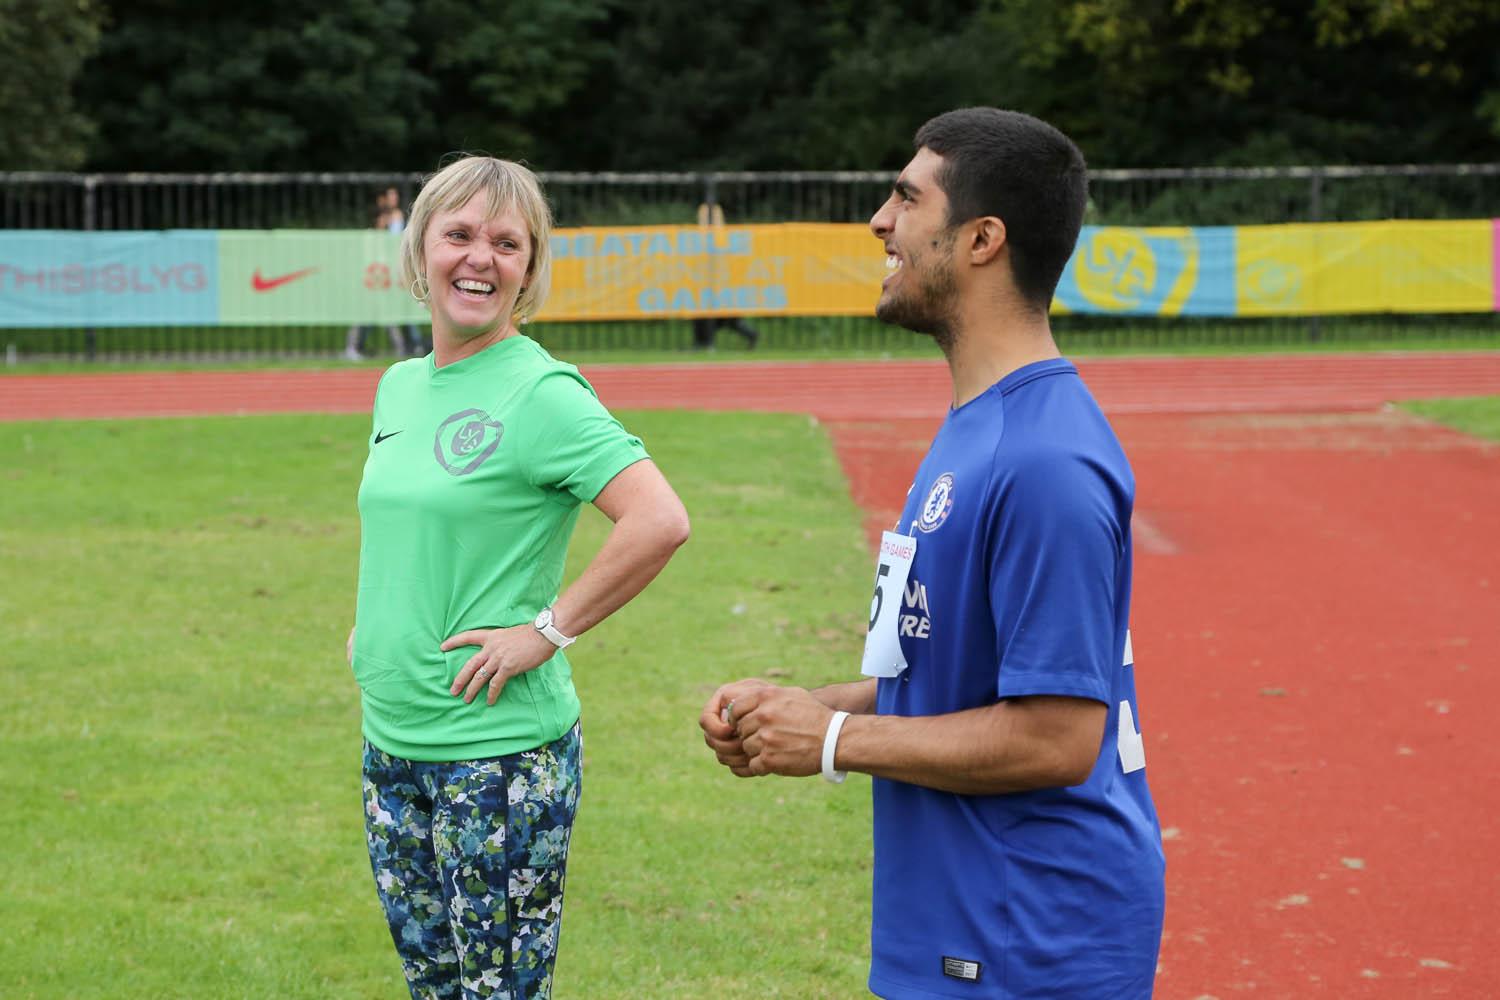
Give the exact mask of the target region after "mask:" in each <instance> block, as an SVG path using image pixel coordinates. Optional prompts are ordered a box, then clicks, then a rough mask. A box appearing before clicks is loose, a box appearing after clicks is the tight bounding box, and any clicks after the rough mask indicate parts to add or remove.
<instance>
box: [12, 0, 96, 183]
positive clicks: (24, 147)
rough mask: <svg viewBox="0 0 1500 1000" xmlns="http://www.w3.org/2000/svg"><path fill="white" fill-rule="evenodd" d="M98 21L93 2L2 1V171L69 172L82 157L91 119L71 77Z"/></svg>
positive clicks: (90, 46)
mask: <svg viewBox="0 0 1500 1000" xmlns="http://www.w3.org/2000/svg"><path fill="white" fill-rule="evenodd" d="M103 19H104V14H103V11H102V10H101V8H100V6H99V4H98V3H96V2H95V0H0V121H3V122H4V126H3V127H0V170H71V169H73V168H74V167H77V166H78V165H80V164H81V163H83V161H84V159H85V158H86V157H87V156H88V153H89V148H88V143H89V140H90V138H91V137H92V134H93V121H92V119H91V117H90V116H89V115H88V114H86V113H84V112H82V111H80V110H79V109H78V108H77V107H76V106H75V102H74V97H73V81H74V79H75V78H76V77H77V75H78V72H79V70H80V68H81V67H82V66H83V64H84V61H85V60H86V59H88V57H89V56H91V55H92V54H93V53H94V51H95V50H96V49H97V47H98V45H99V29H100V25H101V23H102V22H103Z"/></svg>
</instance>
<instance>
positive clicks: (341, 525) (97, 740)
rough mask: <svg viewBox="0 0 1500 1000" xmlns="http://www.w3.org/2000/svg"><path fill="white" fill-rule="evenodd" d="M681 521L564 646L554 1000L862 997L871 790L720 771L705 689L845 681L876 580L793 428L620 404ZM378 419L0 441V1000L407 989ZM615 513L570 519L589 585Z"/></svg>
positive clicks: (792, 423) (116, 425)
mask: <svg viewBox="0 0 1500 1000" xmlns="http://www.w3.org/2000/svg"><path fill="white" fill-rule="evenodd" d="M622 416H623V418H624V419H625V421H626V422H627V425H628V426H630V427H631V428H632V429H634V430H636V431H637V432H638V433H640V434H641V435H642V436H643V437H644V438H645V439H646V441H647V443H648V446H650V447H651V450H652V452H653V454H654V455H655V457H656V458H657V460H658V462H659V463H660V464H661V466H662V467H663V469H664V470H665V471H666V473H667V475H668V476H669V478H670V479H671V480H672V481H673V483H674V485H675V486H676V487H677V488H678V491H679V492H680V493H681V494H682V496H683V498H684V500H685V501H686V503H687V505H688V507H689V510H690V511H691V513H692V515H693V526H694V535H693V539H692V541H690V542H689V544H688V545H687V546H686V547H685V548H684V549H683V550H682V551H681V552H680V553H679V555H678V556H677V558H676V559H675V560H674V562H673V563H672V564H671V565H670V566H669V567H668V568H667V570H666V572H665V573H664V574H663V576H662V577H661V579H660V580H658V582H657V583H656V584H655V585H654V586H653V587H652V588H651V589H650V590H648V591H647V592H646V593H645V594H644V595H642V597H641V598H639V599H638V600H637V601H636V602H635V603H634V604H632V605H631V606H629V607H627V608H626V609H625V610H624V611H623V612H621V613H620V614H619V615H617V616H616V618H615V619H613V620H611V621H608V622H606V623H604V624H603V625H601V626H600V627H599V628H598V629H596V630H595V631H594V632H591V633H590V634H589V635H588V636H586V637H585V639H584V640H583V641H580V642H579V644H578V645H577V646H576V647H575V650H576V653H577V655H576V656H573V662H574V669H575V675H576V678H577V683H578V687H579V690H580V694H581V696H582V699H583V704H584V732H585V741H586V765H585V778H584V782H585V788H584V796H583V801H582V806H581V810H580V814H579V819H578V823H577V828H576V832H575V839H574V847H573V852H572V857H571V863H570V870H569V880H568V904H567V911H566V919H565V922H564V934H563V939H562V950H561V958H560V960H559V964H558V969H557V990H556V996H557V997H559V998H561V1000H566V998H570V997H587V998H611V997H620V998H641V997H684V998H694V1000H698V998H704V997H712V996H722V997H752V996H753V997H795V998H813V997H847V996H852V995H858V994H859V993H860V992H861V991H862V989H863V983H864V975H865V970H866V955H867V947H868V944H867V940H868V938H867V935H868V917H869V902H868V900H869V865H870V843H869V786H868V780H867V779H862V778H860V777H859V776H855V777H853V778H851V779H850V781H849V782H848V783H846V784H845V785H843V786H840V787H834V786H830V785H827V784H826V783H824V782H822V781H818V780H801V781H793V780H783V779H761V780H758V781H742V780H739V779H735V778H733V777H732V776H730V775H729V774H728V773H727V772H723V771H722V770H721V769H720V768H719V767H718V765H717V764H716V763H715V762H714V760H713V758H712V756H711V755H710V754H709V753H708V751H707V750H706V748H705V747H704V746H703V744H702V742H701V739H700V737H699V734H698V729H697V726H696V721H695V720H696V717H697V714H698V711H699V709H700V707H701V705H702V703H703V701H704V700H705V699H706V697H707V696H708V694H709V693H710V692H711V691H712V689H713V688H714V687H715V686H716V685H717V684H718V683H720V682H722V681H725V680H729V679H734V678H737V677H741V676H747V675H761V676H766V675H770V676H773V677H776V678H779V679H782V680H785V681H789V682H792V683H798V684H807V685H814V684H818V683H823V682H826V681H830V680H835V679H847V678H849V677H851V676H853V675H854V674H855V673H856V671H857V668H858V649H859V640H860V634H861V633H860V630H861V627H862V613H863V611H864V609H865V606H866V602H867V600H868V579H867V577H868V570H869V567H868V565H867V563H868V558H867V554H866V551H865V545H864V542H863V538H862V535H861V533H860V530H859V528H858V518H857V515H856V512H855V510H854V509H853V506H852V504H851V502H850V500H849V498H848V495H847V490H846V488H845V486H844V484H843V481H842V478H841V476H840V474H839V470H838V467H837V464H836V462H835V460H834V458H833V456H832V453H831V450H830V448H829V446H828V443H827V441H826V439H825V437H824V435H823V434H822V433H821V431H820V430H819V429H818V428H817V427H816V426H815V425H813V424H812V423H811V422H810V421H808V420H807V419H806V418H802V417H790V416H786V417H773V416H754V417H750V416H746V415H741V414H701V413H695V414H689V415H674V414H658V413H637V414H622ZM367 426H368V425H367V418H366V417H364V416H350V417H306V416H278V417H248V418H205V419H195V420H158V421H153V420H146V421H114V422H103V421H100V422H88V423H71V422H55V423H29V424H6V425H0V488H3V491H4V498H5V501H4V505H3V514H4V516H3V520H0V579H3V580H4V581H5V586H4V588H3V590H0V634H3V635H4V636H5V643H4V646H3V651H0V699H3V701H4V704H5V706H6V712H5V719H4V723H3V726H0V760H3V762H4V771H3V773H4V776H5V778H4V785H3V787H4V790H5V793H6V798H7V799H8V802H7V807H6V808H5V809H4V810H0V842H3V843H4V844H5V849H4V850H3V851H0V884H3V885H4V887H5V888H4V891H3V893H0V994H3V995H4V996H6V997H7V998H24V997H37V998H47V1000H51V998H54V997H63V996H66V997H69V998H89V997H109V998H112V1000H116V998H151V1000H161V998H168V997H182V998H210V997H212V998H219V997H247V998H260V997H265V998H292V997H308V998H313V997H316V998H341V997H358V998H391V1000H396V998H399V997H404V996H405V995H406V992H405V989H404V985H403V983H402V981H401V977H400V972H399V967H398V964H397V961H396V958H395V954H394V950H393V948H392V947H391V944H390V940H389V937H388V932H387V930H386V927H385V924H384V921H383V918H382V916H381V914H380V911H379V906H378V903H377V901H376V896H375V893H374V889H373V885H372V882H371V877H370V872H369V867H368V861H367V859H366V856H365V851H364V844H363V838H362V826H361V810H360V795H359V775H358V770H359V749H360V738H359V707H358V695H357V690H356V688H355V685H354V683H353V681H352V679H351V676H350V673H349V669H348V667H347V666H346V665H345V663H344V657H343V644H344V636H345V634H346V632H347V630H348V627H349V624H350V620H351V617H352V614H353V597H354V580H355V567H356V555H357V543H358V524H357V518H356V514H355V510H354V500H353V497H354V491H355V487H356V485H357V482H358V479H359V474H360V466H361V463H362V461H363V451H364V439H365V435H366V432H367ZM606 526H607V522H606V521H605V520H604V519H603V518H602V516H600V515H598V514H597V512H595V511H593V510H592V509H591V508H590V509H589V510H588V511H586V513H585V516H584V518H583V519H582V520H581V522H580V528H579V531H578V535H577V537H576V539H575V544H574V552H575V553H576V557H577V558H575V559H574V560H572V561H571V562H570V573H571V572H576V571H577V569H578V562H579V561H581V560H582V559H583V558H586V556H587V555H588V554H589V553H591V552H592V551H593V550H594V549H596V548H597V546H598V545H599V544H600V542H601V540H602V538H603V535H604V530H605V527H606Z"/></svg>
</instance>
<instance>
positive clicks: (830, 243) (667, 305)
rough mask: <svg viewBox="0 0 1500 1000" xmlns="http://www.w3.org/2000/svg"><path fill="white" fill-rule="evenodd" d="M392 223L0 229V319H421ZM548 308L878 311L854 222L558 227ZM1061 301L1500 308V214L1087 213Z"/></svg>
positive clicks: (1117, 310) (866, 241)
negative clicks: (1200, 222)
mask: <svg viewBox="0 0 1500 1000" xmlns="http://www.w3.org/2000/svg"><path fill="white" fill-rule="evenodd" d="M399 239H400V238H399V237H398V236H395V235H392V234H389V233H382V232H376V231H373V230H355V231H337V230H297V231H269V232H268V231H229V230H224V231H213V230H174V231H167V232H133V233H85V232H74V231H56V230H42V231H36V230H24V231H5V232H0V327H81V326H95V327H111V326H173V325H178V326H213V325H230V326H234V325H247V326H248V325H315V324H343V323H410V322H421V321H422V320H423V319H425V318H426V312H425V309H424V307H423V306H421V305H420V304H419V303H417V302H416V301H415V300H414V299H413V298H412V297H411V294H410V292H409V290H408V289H407V288H406V287H405V286H403V284H402V283H401V281H400V279H399V277H398V275H399V270H400V269H399V266H398V248H399ZM552 252H553V278H552V294H551V297H550V298H549V299H548V302H547V305H546V308H545V309H544V310H543V312H542V315H541V317H540V318H541V319H543V320H595V319H600V320H602V319H657V318H683V317H690V316H713V315H719V316H771V315H789V316H834V315H869V314H870V313H871V312H872V310H873V309H874V305H875V300H876V299H877V298H878V296H879V294H880V282H881V280H882V278H884V277H885V275H886V273H887V272H886V268H885V256H884V252H883V250H882V249H881V246H880V244H879V243H878V242H877V241H876V240H875V239H874V238H873V237H872V236H871V235H870V233H869V230H868V229H866V228H865V227H864V226H859V225H833V224H796V223H793V224H782V225H764V226H732V227H722V228H715V227H696V226H649V227H622V228H614V229H563V230H558V231H556V232H555V233H554V234H553V241H552ZM1053 310H1054V311H1055V312H1079V313H1099V314H1116V315H1131V316H1178V315H1182V316H1275V315H1282V316H1289V315H1315V314H1333V313H1362V312H1488V311H1491V310H1500V220H1490V219H1484V220H1472V221H1442V222H1438V221H1399V222H1368V223H1320V224H1306V225H1283V226H1234V227H1195V228H1122V227H1100V226H1087V227H1085V228H1084V231H1083V233H1082V234H1081V236H1080V238H1079V241H1078V248H1077V250H1076V251H1075V252H1074V254H1073V257H1072V258H1071V259H1070V260H1069V262H1068V265H1067V268H1066V269H1065V271H1064V273H1063V276H1062V280H1061V281H1060V282H1059V284H1058V289H1057V295H1056V298H1055V300H1054V303H1053Z"/></svg>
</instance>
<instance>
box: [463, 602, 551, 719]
mask: <svg viewBox="0 0 1500 1000" xmlns="http://www.w3.org/2000/svg"><path fill="white" fill-rule="evenodd" d="M460 646H478V647H479V652H477V653H475V654H474V655H473V656H471V657H469V660H468V662H467V663H465V664H464V666H463V669H462V670H460V671H459V672H458V676H457V677H455V678H453V686H452V687H450V688H449V689H448V693H449V694H451V695H455V696H456V695H459V694H462V695H463V699H464V703H465V704H468V703H469V702H471V701H473V700H474V696H475V695H477V694H478V693H479V689H480V688H482V687H485V686H486V685H488V686H489V689H490V690H489V695H488V696H487V698H486V699H485V700H486V702H487V703H488V704H490V705H493V704H494V703H495V702H496V701H497V700H499V698H500V692H501V691H504V690H505V682H506V681H508V680H510V679H511V678H512V677H515V676H518V675H520V674H524V673H525V672H526V671H528V670H532V669H535V668H536V667H539V666H541V665H542V664H543V663H546V662H547V661H548V660H550V659H551V658H552V654H553V653H556V652H557V647H556V646H554V645H552V643H551V642H550V641H549V640H548V639H547V637H546V636H544V635H542V633H540V632H538V631H537V630H536V627H535V626H534V625H532V624H530V623H529V622H528V623H527V624H525V625H513V626H511V627H510V628H471V629H469V630H468V631H466V632H460V633H458V634H457V635H455V636H451V637H449V638H448V639H445V640H443V644H442V647H441V648H442V650H443V652H445V653H446V652H447V651H448V650H450V649H457V648H458V647H460Z"/></svg>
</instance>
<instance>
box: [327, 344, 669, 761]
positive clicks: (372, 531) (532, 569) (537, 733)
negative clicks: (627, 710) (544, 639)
mask: <svg viewBox="0 0 1500 1000" xmlns="http://www.w3.org/2000/svg"><path fill="white" fill-rule="evenodd" d="M646 457H647V456H646V450H645V448H644V447H643V446H642V444H641V442H640V439H639V438H635V437H632V436H631V435H630V434H629V433H627V432H626V430H625V429H624V428H623V427H621V426H620V424H619V422H618V421H617V420H615V418H614V417H612V416H610V414H609V411H607V410H606V409H605V408H604V405H603V404H602V403H600V402H599V399H598V397H597V396H595V395H594V390H593V389H592V388H591V387H590V386H589V384H588V382H586V381H585V380H584V378H583V376H582V375H580V374H578V369H577V368H574V367H573V366H572V365H568V364H563V363H562V362H560V361H557V360H555V359H553V358H552V357H551V356H550V355H549V354H547V352H546V351H544V350H542V348H541V347H540V346H538V345H537V343H536V342H535V341H533V340H531V339H530V338H528V337H524V336H519V335H517V336H511V337H507V338H506V339H504V340H502V341H500V342H499V343H497V344H495V345H493V346H491V347H487V348H485V349H484V350H482V351H480V352H479V353H478V354H475V355H473V356H472V357H468V358H465V359H464V360H462V361H458V362H455V363H454V364H451V365H447V366H445V367H443V368H436V367H434V365H433V363H432V358H431V356H430V355H429V356H428V357H426V358H414V359H412V360H409V361H403V362H401V363H400V364H397V365H393V366H392V367H391V368H390V369H389V370H388V371H387V372H386V373H385V375H384V376H383V377H382V378H381V380H380V387H379V389H377V390H376V393H375V419H374V423H373V428H372V433H371V437H370V454H369V457H368V458H367V459H366V460H365V471H364V478H363V480H362V481H361V482H360V486H359V517H360V528H361V534H360V548H359V600H358V606H357V608H356V610H355V618H354V676H355V679H356V680H358V681H359V686H360V689H361V691H362V693H363V697H362V703H363V709H364V727H363V729H364V736H365V739H367V740H369V741H370V742H371V743H372V744H374V745H375V746H377V747H379V748H380V749H381V750H384V751H385V752H386V753H389V754H394V755H396V756H398V757H405V758H407V759H409V760H422V761H455V760H473V759H476V758H480V757H495V756H500V755H502V754H510V753H517V752H519V751H522V750H530V749H532V748H534V747H538V746H541V745H543V744H545V743H548V742H550V741H552V740H555V739H557V738H558V737H559V736H561V735H562V734H563V733H565V732H567V730H568V729H569V728H570V727H571V726H572V725H573V723H574V722H575V721H577V719H578V711H579V708H578V695H577V693H576V692H575V691H574V690H573V674H572V670H571V668H570V667H569V666H568V661H567V658H566V657H564V656H563V654H562V653H561V652H558V653H557V654H555V655H554V656H553V657H552V658H551V659H550V660H548V661H547V662H546V663H544V664H542V665H541V666H539V667H537V668H536V669H535V670H530V671H527V672H526V673H524V674H522V675H520V676H519V677H514V678H512V679H511V680H510V681H509V682H508V683H507V684H506V685H505V690H504V692H503V693H502V694H501V696H500V700H499V701H497V702H496V703H495V704H494V705H493V706H489V705H486V704H485V693H484V691H483V690H481V691H480V693H479V695H478V696H476V697H475V699H474V700H473V702H471V703H470V704H468V705H465V704H464V702H463V699H462V697H454V696H453V695H451V694H449V693H448V689H449V687H450V686H451V685H452V683H453V679H454V677H456V676H457V675H458V671H459V670H460V669H461V668H462V667H463V665H464V663H465V662H466V661H467V660H468V659H469V657H471V656H473V655H474V654H475V653H476V652H478V651H479V650H478V647H476V646H463V647H460V648H458V649H454V650H452V651H450V652H447V653H444V652H443V651H442V650H441V649H439V648H438V646H439V644H440V643H442V641H443V640H444V639H446V638H448V637H449V636H451V635H455V634H457V633H459V632H462V631H464V630H465V629H473V628H503V627H506V626H511V625H519V624H521V623H523V622H530V621H531V620H532V619H533V618H535V617H536V614H537V612H538V611H540V610H541V609H542V608H543V607H545V606H547V605H548V604H551V603H552V602H553V601H554V600H555V599H556V597H557V592H558V587H559V586H560V584H561V582H562V574H563V562H564V560H565V558H566V556H567V550H568V540H569V538H570V537H571V536H572V534H573V526H574V524H575V523H576V522H577V520H578V510H579V504H580V503H582V502H588V501H592V500H593V499H594V498H595V497H596V496H598V495H599V491H600V490H602V489H604V487H605V486H607V485H608V484H609V481H610V480H611V479H613V478H614V477H615V476H616V475H617V474H618V473H619V472H620V470H622V469H624V468H625V467H626V466H628V465H631V464H633V463H635V462H638V461H640V460H641V459H643V458H646Z"/></svg>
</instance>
